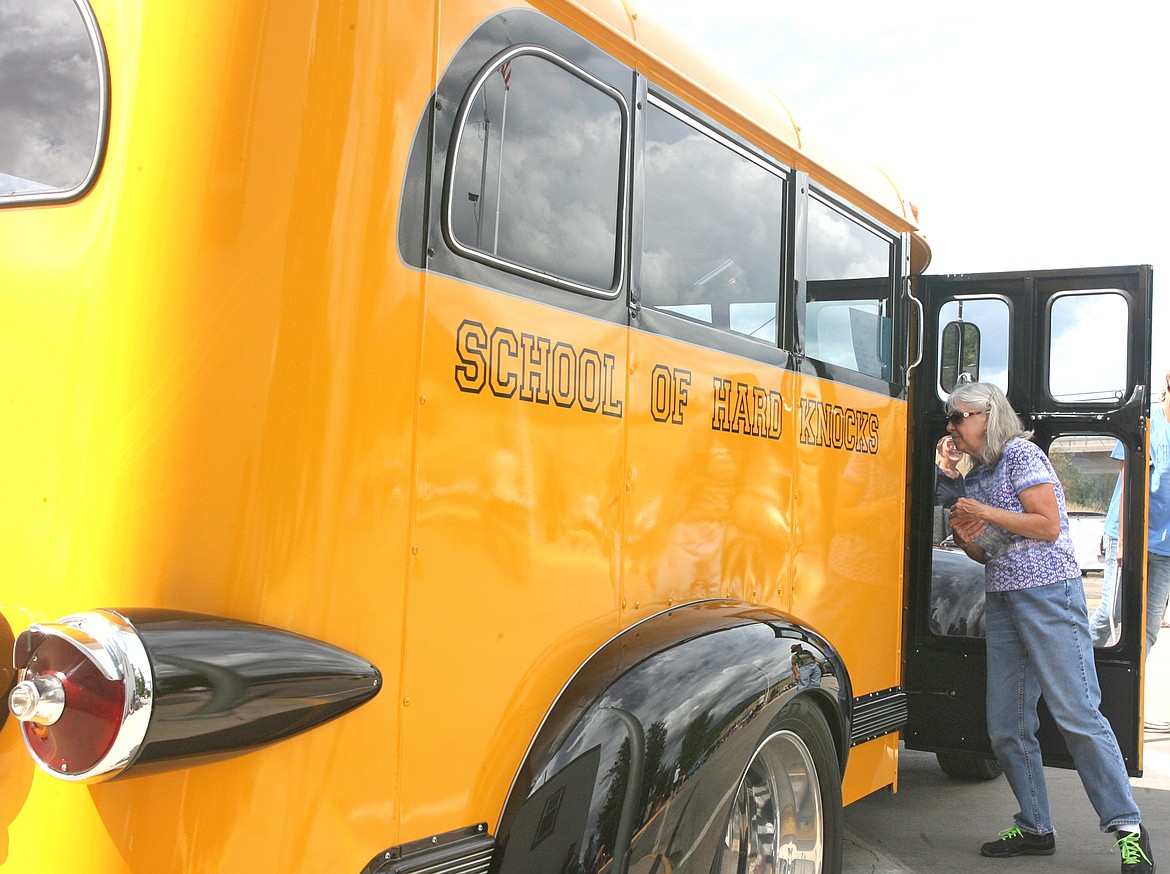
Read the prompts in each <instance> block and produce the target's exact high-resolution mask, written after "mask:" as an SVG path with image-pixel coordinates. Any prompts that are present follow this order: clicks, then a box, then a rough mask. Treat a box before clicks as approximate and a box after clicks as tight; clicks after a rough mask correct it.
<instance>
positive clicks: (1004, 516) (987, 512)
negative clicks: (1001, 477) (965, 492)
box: [951, 483, 1060, 542]
mask: <svg viewBox="0 0 1170 874" xmlns="http://www.w3.org/2000/svg"><path fill="white" fill-rule="evenodd" d="M1019 499H1020V503H1021V504H1022V505H1023V507H1024V512H1023V513H1013V512H1012V511H1011V510H1001V509H1000V508H999V507H991V506H988V505H987V504H981V503H979V502H978V501H975V500H972V499H971V498H959V500H957V501H956V502H955V506H954V509H953V510H952V511H951V512H952V516H951V524H952V526H955V527H962V528H966V527H967V526H968V525H969V524H971V523H974V522H975V521H980V522H990V523H991V524H992V525H998V526H999V527H1000V528H1002V529H1003V530H1004V531H1010V532H1011V533H1012V534H1019V535H1020V536H1021V537H1030V538H1032V539H1033V540H1047V541H1049V542H1055V541H1056V539H1057V538H1059V537H1060V506H1059V505H1058V504H1057V503H1056V489H1055V488H1054V487H1053V485H1052V483H1039V484H1037V485H1034V486H1029V487H1028V488H1026V489H1024V490H1023V491H1022V492H1020V493H1019ZM956 517H957V519H958V522H957V523H956V521H955V520H956Z"/></svg>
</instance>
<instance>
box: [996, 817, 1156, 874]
mask: <svg viewBox="0 0 1170 874" xmlns="http://www.w3.org/2000/svg"><path fill="white" fill-rule="evenodd" d="M1142 834H1145V832H1142ZM1118 843H1120V842H1118ZM979 852H980V853H982V854H983V855H984V856H991V857H992V858H993V859H1007V858H1010V857H1011V856H1051V855H1052V854H1053V853H1055V852H1056V835H1055V834H1053V833H1052V832H1049V833H1048V834H1046V835H1031V834H1028V833H1027V832H1022V831H1020V827H1019V826H1016V825H1013V826H1012V827H1011V828H1005V829H1004V830H1003V831H1001V832H1000V833H999V839H998V840H994V841H988V842H987V843H986V844H984V845H983V846H982V847H981V848H980V850H979ZM1122 858H1124V856H1123V857H1122ZM1134 870H1135V871H1136V870H1139V869H1134Z"/></svg>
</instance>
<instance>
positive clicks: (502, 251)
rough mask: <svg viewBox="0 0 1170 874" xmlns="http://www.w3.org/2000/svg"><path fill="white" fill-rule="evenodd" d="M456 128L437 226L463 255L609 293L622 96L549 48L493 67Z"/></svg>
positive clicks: (616, 278) (613, 282) (614, 274)
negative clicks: (445, 228) (441, 223)
mask: <svg viewBox="0 0 1170 874" xmlns="http://www.w3.org/2000/svg"><path fill="white" fill-rule="evenodd" d="M476 84H477V87H475V88H473V90H472V93H471V94H470V97H469V99H468V100H466V101H465V102H464V105H463V107H462V108H461V111H460V117H459V121H458V122H457V124H456V147H455V149H454V150H453V152H454V155H455V163H454V169H453V172H452V173H451V174H450V178H451V180H452V183H451V187H450V189H449V191H448V195H447V196H448V205H447V221H448V223H449V233H450V235H451V236H452V237H453V242H454V244H455V246H456V248H458V249H459V250H460V251H461V252H462V253H463V254H465V255H468V256H469V257H473V258H477V259H478V260H483V261H487V262H489V263H495V262H500V261H502V262H506V263H508V264H510V265H516V266H519V267H521V268H527V270H525V271H524V272H529V273H534V274H536V275H537V277H538V278H542V279H545V280H548V278H549V275H552V276H554V277H559V278H561V279H563V280H566V281H567V284H569V285H570V286H584V287H585V290H590V289H593V290H598V291H601V292H606V293H609V292H614V291H616V289H617V286H618V283H619V282H620V273H621V271H620V269H619V265H620V263H621V262H620V258H619V256H620V252H619V246H620V241H621V235H620V234H619V213H620V211H621V208H622V196H621V186H622V182H623V178H624V176H623V173H622V163H623V159H622V155H623V143H624V140H625V138H626V132H627V127H628V125H627V124H626V117H627V114H626V111H625V107H624V105H623V103H622V100H621V96H620V95H619V94H618V93H617V92H615V91H613V90H612V89H611V88H609V87H608V86H607V85H605V84H604V83H602V82H600V81H598V80H596V79H594V78H593V77H592V76H590V75H589V74H588V73H585V72H584V71H582V70H580V69H578V68H576V67H573V66H572V65H570V64H569V63H568V62H567V61H564V60H563V59H561V58H558V57H556V56H555V55H553V54H551V53H547V54H540V55H538V54H535V53H531V52H526V53H524V54H517V55H514V56H512V57H510V58H508V59H506V60H504V61H503V62H500V63H493V65H492V66H491V67H490V68H488V69H486V70H484V71H483V72H482V73H481V74H480V76H479V78H478V79H477V83H476Z"/></svg>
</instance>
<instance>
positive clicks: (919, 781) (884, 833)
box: [844, 629, 1170, 874]
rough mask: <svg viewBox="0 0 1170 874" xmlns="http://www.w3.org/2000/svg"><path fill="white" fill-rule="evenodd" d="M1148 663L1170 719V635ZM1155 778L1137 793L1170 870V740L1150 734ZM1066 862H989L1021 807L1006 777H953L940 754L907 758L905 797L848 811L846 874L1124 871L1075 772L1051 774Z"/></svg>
mask: <svg viewBox="0 0 1170 874" xmlns="http://www.w3.org/2000/svg"><path fill="white" fill-rule="evenodd" d="M1163 633H1164V634H1165V635H1166V637H1165V639H1163V638H1159V641H1158V643H1157V644H1156V645H1155V646H1154V648H1153V650H1151V651H1150V656H1149V659H1148V661H1147V664H1146V720H1147V722H1168V721H1170V629H1167V630H1166V631H1165V632H1163ZM1143 767H1144V771H1145V774H1144V776H1143V777H1141V778H1140V779H1135V780H1133V781H1132V782H1133V786H1134V794H1135V796H1136V798H1137V802H1138V805H1139V806H1140V807H1141V810H1142V818H1143V821H1144V822H1145V823H1148V824H1149V827H1150V836H1151V838H1152V840H1153V847H1154V851H1155V859H1157V858H1158V857H1159V856H1161V859H1162V860H1163V867H1166V866H1170V733H1150V732H1147V734H1146V738H1145V745H1144V748H1143ZM1045 776H1046V778H1047V780H1048V792H1049V795H1050V800H1051V804H1052V816H1053V820H1054V822H1055V824H1056V835H1057V836H1056V855H1054V856H1025V857H1020V858H1016V859H986V858H984V857H982V856H980V855H979V845H980V844H982V843H983V842H984V841H988V840H991V839H993V838H994V837H995V836H996V833H997V832H998V831H999V830H1000V829H1003V828H1006V827H1007V826H1008V825H1010V824H1011V820H1012V814H1013V813H1015V812H1016V810H1017V809H1018V808H1017V805H1016V803H1015V799H1014V797H1013V796H1012V793H1011V790H1010V789H1009V788H1008V785H1007V781H1006V780H1004V779H1003V778H1002V777H1000V778H999V779H998V780H993V781H990V782H968V781H963V780H956V779H953V778H951V777H948V776H946V775H945V774H944V773H943V772H942V771H941V770H940V769H939V767H938V765H937V764H936V763H935V759H934V755H933V754H931V753H921V752H914V751H906V750H903V751H902V759H901V765H900V768H899V772H898V777H899V789H898V792H897V794H891V793H889V792H887V791H881V792H876V793H874V794H873V795H871V796H869V797H868V798H865V799H862V800H861V801H859V802H857V803H856V804H853V805H851V806H850V807H848V808H846V809H845V828H846V834H845V866H844V871H845V874H928V872H929V874H937V872H948V874H966V872H990V871H998V872H1001V874H1034V872H1046V874H1057V872H1059V874H1081V872H1085V874H1089V872H1116V871H1118V870H1119V869H1120V866H1121V858H1120V857H1119V856H1118V855H1117V854H1116V852H1111V850H1112V848H1113V840H1112V839H1111V837H1110V836H1108V835H1104V834H1102V833H1101V832H1100V830H1099V829H1098V827H1097V814H1096V813H1095V812H1094V811H1093V808H1092V805H1090V804H1089V800H1088V798H1087V797H1086V796H1085V792H1084V789H1083V788H1082V787H1081V783H1080V779H1079V778H1078V777H1077V775H1076V772H1075V771H1066V770H1062V769H1057V768H1048V769H1046V770H1045ZM1167 870H1170V867H1167Z"/></svg>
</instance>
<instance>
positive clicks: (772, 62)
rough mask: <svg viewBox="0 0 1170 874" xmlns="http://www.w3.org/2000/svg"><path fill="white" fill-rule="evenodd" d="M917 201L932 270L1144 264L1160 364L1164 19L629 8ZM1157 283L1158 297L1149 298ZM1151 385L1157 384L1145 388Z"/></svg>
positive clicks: (1169, 123)
mask: <svg viewBox="0 0 1170 874" xmlns="http://www.w3.org/2000/svg"><path fill="white" fill-rule="evenodd" d="M638 6H640V7H655V6H656V7H659V8H665V9H667V10H668V15H669V18H670V20H671V21H672V22H673V23H674V25H675V27H676V28H677V29H679V30H680V31H682V32H684V33H687V34H689V35H691V36H693V37H694V38H695V39H697V40H699V41H700V42H702V43H704V44H706V45H707V47H708V48H709V49H710V50H711V51H712V52H713V53H715V54H716V55H718V56H719V57H721V58H723V59H724V61H725V63H727V64H728V65H730V66H732V67H737V68H739V69H741V70H742V71H744V72H745V73H747V74H748V75H751V76H753V77H754V78H756V79H759V80H760V81H761V82H763V83H764V84H765V85H767V86H768V87H770V88H771V89H772V90H773V91H774V92H776V93H777V94H778V95H779V96H780V97H781V98H783V100H784V101H785V103H786V104H787V105H788V107H789V109H790V110H791V111H792V113H793V115H794V116H795V117H796V120H797V122H798V123H799V124H800V125H801V126H802V127H803V128H805V129H806V130H808V131H810V132H815V134H816V138H817V140H818V141H821V142H825V143H826V144H830V145H832V146H834V147H835V148H836V149H837V150H838V151H842V152H845V153H847V154H850V155H853V156H855V157H858V158H861V159H863V160H867V161H869V162H871V163H874V164H876V165H878V166H879V167H881V168H882V170H884V171H885V172H886V173H887V174H889V176H890V177H891V178H892V179H893V180H894V181H895V182H896V184H897V185H898V187H899V189H900V190H901V192H902V193H903V195H904V196H905V197H907V198H908V199H910V200H911V201H913V202H914V203H915V204H916V205H918V207H919V209H920V221H921V225H922V228H923V230H924V232H925V233H926V235H927V238H928V239H929V240H930V243H931V247H932V249H933V253H934V260H933V263H932V264H931V267H930V272H932V273H956V272H978V271H986V270H1027V269H1045V268H1062V267H1095V266H1111V265H1121V264H1153V265H1154V268H1155V273H1154V286H1155V292H1154V301H1155V303H1154V354H1153V359H1154V362H1153V363H1154V372H1155V373H1158V374H1161V373H1163V372H1165V370H1166V368H1167V367H1168V366H1170V219H1167V217H1166V213H1165V212H1164V211H1163V210H1164V205H1165V204H1166V202H1167V200H1168V199H1170V170H1168V163H1170V159H1168V157H1167V154H1168V151H1170V150H1168V148H1167V142H1166V137H1167V134H1168V133H1170V99H1168V97H1167V94H1166V86H1165V84H1164V83H1165V81H1166V69H1165V62H1164V60H1160V59H1164V48H1163V47H1164V43H1165V36H1166V33H1167V29H1168V27H1170V11H1167V9H1170V7H1161V6H1158V5H1155V4H1150V3H1146V2H1141V3H1138V2H1133V0H1118V2H1114V3H1112V4H1109V5H1107V6H1096V5H1080V6H1078V5H1076V4H1072V5H1069V4H1065V3H1054V2H1041V0H1032V2H1020V0H1012V2H1005V0H988V2H983V3H979V4H956V3H940V2H937V0H888V2H885V3H866V2H858V0H838V2H826V0H805V2H800V3H795V2H790V0H720V2H718V3H711V2H709V0H638ZM1159 286H1160V290H1159ZM1155 384H1160V380H1155Z"/></svg>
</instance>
